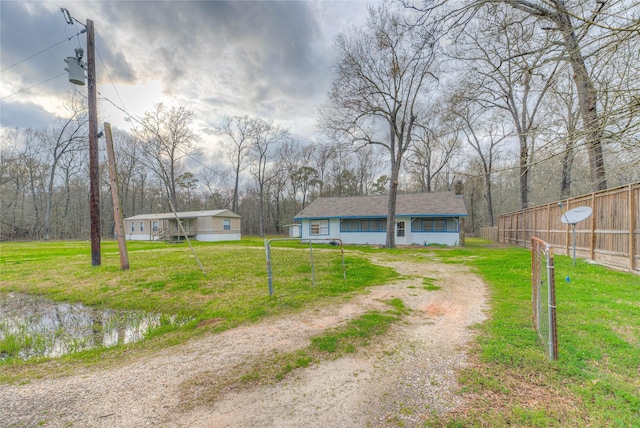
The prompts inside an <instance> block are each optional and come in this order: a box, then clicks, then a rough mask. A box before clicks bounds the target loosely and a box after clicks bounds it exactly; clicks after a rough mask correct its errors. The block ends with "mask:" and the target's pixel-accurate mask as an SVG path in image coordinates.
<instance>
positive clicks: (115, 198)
mask: <svg viewBox="0 0 640 428" xmlns="http://www.w3.org/2000/svg"><path fill="white" fill-rule="evenodd" d="M104 135H105V137H106V139H107V160H108V162H109V182H110V184H111V201H112V202H113V222H114V223H115V229H116V238H117V239H118V251H119V253H120V269H122V270H128V269H129V255H128V253H127V243H126V241H125V236H124V227H123V226H122V212H121V210H120V195H119V193H118V174H117V172H116V156H115V153H114V150H113V134H112V133H111V124H110V123H109V122H105V123H104Z"/></svg>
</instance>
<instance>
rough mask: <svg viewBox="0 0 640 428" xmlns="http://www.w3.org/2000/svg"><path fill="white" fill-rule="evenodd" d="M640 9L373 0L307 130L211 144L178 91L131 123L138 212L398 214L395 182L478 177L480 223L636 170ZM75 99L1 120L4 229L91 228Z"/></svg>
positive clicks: (470, 190)
mask: <svg viewBox="0 0 640 428" xmlns="http://www.w3.org/2000/svg"><path fill="white" fill-rule="evenodd" d="M639 14H640V8H639V7H638V6H637V5H635V4H633V2H630V1H626V0H618V1H611V0H609V1H606V2H605V1H587V0H584V1H582V0H581V1H574V2H565V1H534V0H530V1H524V0H523V1H518V0H516V1H513V0H512V1H498V0H493V1H490V0H483V1H479V0H478V1H471V2H463V3H459V2H433V1H425V2H424V3H412V4H410V5H409V4H406V3H404V2H385V3H383V4H379V5H376V6H372V7H371V8H370V11H369V20H368V21H367V23H366V24H365V25H364V26H363V27H362V28H354V29H351V30H347V31H345V32H343V33H342V34H340V35H339V36H338V37H337V38H336V40H335V49H336V51H337V53H338V61H337V63H336V65H335V67H334V76H333V83H332V85H331V88H330V89H329V91H328V93H327V98H326V102H325V103H324V104H323V106H322V107H321V109H320V111H319V118H318V124H319V126H318V128H319V132H318V134H317V135H314V136H311V137H310V138H309V140H310V141H305V142H301V141H296V140H295V139H294V137H293V135H292V133H291V131H290V130H289V129H287V128H285V127H283V126H282V125H280V124H278V123H275V122H273V121H270V120H267V119H265V118H261V117H253V116H249V115H237V116H225V117H222V118H219V120H218V126H217V127H216V129H215V132H214V134H215V137H214V139H215V141H214V142H215V143H216V145H215V147H214V145H213V144H211V143H210V142H209V143H208V144H210V146H209V147H207V142H205V141H204V136H203V135H201V134H198V132H197V131H196V130H194V128H193V126H192V125H193V120H194V116H193V112H191V111H190V110H189V109H188V108H186V107H184V106H172V107H169V106H165V105H164V104H158V105H154V106H150V108H149V110H148V111H147V113H145V115H144V116H143V117H142V118H140V119H136V120H135V121H134V122H132V125H133V126H132V130H131V131H123V130H117V129H116V130H115V132H114V145H115V148H116V159H117V168H118V180H119V191H120V196H121V199H122V211H123V214H124V215H125V216H130V215H135V214H140V213H152V212H167V211H169V210H170V207H171V205H173V206H174V207H176V209H177V210H178V211H187V210H200V209H222V208H227V209H230V210H232V211H234V212H237V213H238V214H240V215H241V216H242V218H243V221H242V225H243V233H245V234H259V235H264V234H279V233H284V232H286V230H285V229H286V225H288V224H291V223H292V221H293V217H294V216H295V214H297V213H298V212H299V211H300V210H301V209H303V208H304V207H305V206H306V205H308V204H309V203H310V202H311V201H312V200H314V199H315V198H317V197H321V196H358V195H370V194H387V195H389V204H388V211H389V216H390V217H389V218H388V221H387V225H388V227H390V228H392V227H393V224H394V222H393V215H394V214H395V195H397V193H399V192H432V191H443V190H451V189H452V187H453V185H454V184H455V183H456V182H457V181H463V182H464V187H465V202H466V206H467V210H468V212H469V217H468V220H467V228H468V232H469V233H474V232H475V231H476V230H477V228H478V227H480V226H483V225H493V222H494V220H495V217H496V213H500V212H505V211H510V210H514V209H519V208H525V207H527V206H530V205H532V204H538V203H544V202H548V201H551V200H557V199H563V198H566V197H568V196H570V195H576V194H581V193H586V192H589V191H595V190H600V189H603V188H606V187H607V186H609V187H610V186H615V185H620V184H626V183H629V182H633V181H637V180H639V179H640V172H639V171H640V142H639V141H640V138H639V137H640V133H639V126H640V120H639V118H638V114H639V113H640V96H639V95H638V94H640V91H638V89H639V88H638V85H640V79H639V78H638V77H640V65H639V63H638V61H637V52H638V51H639V50H640V44H639V41H640V36H639V34H640V32H639V31H638V30H639V24H638V22H640V21H639V20H638V15H639ZM68 98H69V100H68V103H67V114H66V116H65V119H59V120H58V121H56V122H55V123H52V124H51V125H50V126H49V127H47V128H45V129H31V128H26V129H12V130H4V131H3V132H2V135H1V138H2V140H1V144H2V145H1V147H0V203H1V208H2V210H1V213H0V228H1V230H0V239H85V238H87V237H88V236H89V224H88V222H89V219H88V217H89V215H88V212H89V206H88V203H89V201H88V181H89V180H88V170H87V164H88V162H87V157H88V153H87V149H86V147H87V137H86V135H87V114H86V108H85V106H84V105H83V103H82V102H81V101H80V100H79V98H78V97H77V96H76V95H73V94H70V95H69V97H68ZM209 141H210V139H209ZM218 142H220V144H217V143H218ZM101 159H102V160H104V159H106V156H103V155H102V154H101ZM101 164H102V165H105V162H104V161H103V162H101ZM103 168H106V165H105V166H103ZM101 177H102V180H101V194H102V195H103V196H102V198H101V205H102V206H101V213H102V220H101V221H102V225H101V230H102V231H103V234H104V235H105V236H109V235H110V234H112V233H113V218H112V210H111V206H110V205H111V202H110V198H108V197H106V196H105V195H107V194H108V192H109V182H108V177H107V174H106V171H102V172H101ZM393 245H394V242H393V233H389V234H388V240H387V246H393Z"/></svg>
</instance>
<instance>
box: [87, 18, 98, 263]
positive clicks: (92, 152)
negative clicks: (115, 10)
mask: <svg viewBox="0 0 640 428" xmlns="http://www.w3.org/2000/svg"><path fill="white" fill-rule="evenodd" d="M87 82H88V88H87V89H88V97H89V208H90V210H91V265H93V266H100V264H101V258H100V165H99V158H98V106H97V100H96V47H95V32H94V29H93V21H92V20H90V19H87Z"/></svg>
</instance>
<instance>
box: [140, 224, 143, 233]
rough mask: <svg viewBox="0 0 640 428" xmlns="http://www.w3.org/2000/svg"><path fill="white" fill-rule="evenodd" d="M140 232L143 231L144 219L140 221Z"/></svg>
mask: <svg viewBox="0 0 640 428" xmlns="http://www.w3.org/2000/svg"><path fill="white" fill-rule="evenodd" d="M140 232H144V221H141V222H140Z"/></svg>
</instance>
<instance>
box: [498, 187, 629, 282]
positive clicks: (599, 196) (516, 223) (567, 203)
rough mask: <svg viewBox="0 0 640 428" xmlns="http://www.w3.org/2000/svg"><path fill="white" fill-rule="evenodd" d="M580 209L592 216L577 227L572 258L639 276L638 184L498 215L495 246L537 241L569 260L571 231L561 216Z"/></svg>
mask: <svg viewBox="0 0 640 428" xmlns="http://www.w3.org/2000/svg"><path fill="white" fill-rule="evenodd" d="M560 204H562V206H561V205H560ZM580 206H588V207H590V208H591V209H592V210H593V214H592V215H591V217H589V218H588V219H587V220H584V221H582V222H579V223H577V224H576V229H575V232H576V255H577V256H578V257H582V258H588V259H590V260H593V261H596V262H598V263H602V264H604V265H607V266H610V267H614V268H616V269H625V270H629V271H632V272H634V273H640V254H639V253H640V182H638V183H631V184H628V185H625V186H621V187H616V188H613V189H608V190H603V191H601V192H594V193H591V194H588V195H582V196H578V197H575V198H571V199H566V200H562V201H557V202H553V203H549V204H545V205H540V206H537V207H531V208H528V209H526V210H519V211H514V212H511V213H507V214H502V215H500V216H499V217H498V222H497V224H498V233H497V239H498V242H504V243H509V244H514V245H519V246H525V247H529V246H530V242H531V237H533V236H537V237H538V238H541V239H544V240H545V241H547V242H548V243H549V244H551V245H552V246H554V247H555V248H556V249H557V252H558V253H561V251H564V253H565V254H566V255H571V254H572V250H573V229H572V226H570V225H566V224H564V223H562V222H561V220H560V217H561V216H562V213H563V212H566V211H568V210H570V209H572V208H576V207H580ZM558 250H560V251H558Z"/></svg>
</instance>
